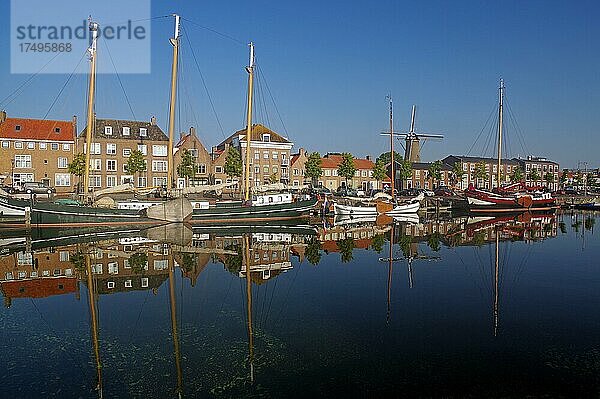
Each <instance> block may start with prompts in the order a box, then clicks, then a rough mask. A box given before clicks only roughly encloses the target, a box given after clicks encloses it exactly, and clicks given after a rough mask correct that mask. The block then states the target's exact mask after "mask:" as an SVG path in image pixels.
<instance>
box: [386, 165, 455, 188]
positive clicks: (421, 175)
mask: <svg viewBox="0 0 600 399" xmlns="http://www.w3.org/2000/svg"><path fill="white" fill-rule="evenodd" d="M394 163H395V164H396V173H395V175H394V177H395V183H394V187H396V188H398V189H401V188H424V189H427V190H433V189H434V188H437V187H440V186H446V187H449V186H450V185H451V182H452V167H451V166H450V165H448V164H445V163H443V162H442V165H441V167H440V175H441V178H440V179H439V180H435V181H433V180H432V179H430V178H429V168H430V167H431V164H432V162H413V163H412V175H411V176H410V177H409V178H408V179H406V180H405V181H402V180H401V179H400V177H399V176H400V172H399V171H398V169H399V165H400V163H396V161H394ZM387 175H388V176H391V168H390V165H389V164H388V166H387Z"/></svg>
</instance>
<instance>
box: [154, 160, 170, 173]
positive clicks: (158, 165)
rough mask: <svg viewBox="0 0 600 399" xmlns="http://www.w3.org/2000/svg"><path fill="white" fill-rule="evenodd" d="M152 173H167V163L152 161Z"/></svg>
mask: <svg viewBox="0 0 600 399" xmlns="http://www.w3.org/2000/svg"><path fill="white" fill-rule="evenodd" d="M152 171H153V172H166V171H167V161H152Z"/></svg>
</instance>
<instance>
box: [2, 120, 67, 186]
mask: <svg viewBox="0 0 600 399" xmlns="http://www.w3.org/2000/svg"><path fill="white" fill-rule="evenodd" d="M76 131H77V119H76V118H75V117H73V120H72V121H55V120H42V119H28V118H8V117H7V115H6V112H5V111H0V142H1V146H0V175H2V176H3V177H4V183H5V184H10V185H19V184H21V183H23V182H28V181H41V182H44V183H46V184H47V185H48V186H51V187H56V191H57V192H69V191H71V190H72V184H73V182H72V179H71V175H70V174H69V172H68V170H67V168H68V165H69V163H70V162H71V161H72V160H73V154H74V151H75V148H74V147H75V132H76ZM1 180H2V179H0V181H1Z"/></svg>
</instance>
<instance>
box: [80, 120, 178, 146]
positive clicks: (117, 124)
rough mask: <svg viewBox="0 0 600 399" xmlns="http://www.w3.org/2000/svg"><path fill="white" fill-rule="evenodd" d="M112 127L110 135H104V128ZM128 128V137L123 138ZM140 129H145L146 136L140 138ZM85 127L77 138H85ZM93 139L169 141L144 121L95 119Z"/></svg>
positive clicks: (162, 133) (149, 123)
mask: <svg viewBox="0 0 600 399" xmlns="http://www.w3.org/2000/svg"><path fill="white" fill-rule="evenodd" d="M105 126H110V127H112V134H110V135H107V134H105V130H104V127H105ZM124 127H128V128H129V136H123V128H124ZM140 128H146V136H140ZM86 129H87V126H86V127H84V128H83V130H82V131H81V132H80V133H79V137H82V138H85V133H86ZM94 138H102V139H111V140H134V141H135V140H150V141H169V138H168V137H167V135H166V134H165V133H164V132H163V131H162V129H161V128H160V127H159V126H158V125H157V124H155V123H152V122H144V121H128V120H119V119H96V128H95V131H94Z"/></svg>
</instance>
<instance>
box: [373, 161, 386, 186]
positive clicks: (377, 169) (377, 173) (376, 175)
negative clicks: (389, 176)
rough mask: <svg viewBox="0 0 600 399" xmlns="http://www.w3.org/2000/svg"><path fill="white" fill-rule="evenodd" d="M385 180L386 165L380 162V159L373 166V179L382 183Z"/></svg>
mask: <svg viewBox="0 0 600 399" xmlns="http://www.w3.org/2000/svg"><path fill="white" fill-rule="evenodd" d="M385 178H386V170H385V163H383V161H381V160H379V158H378V159H377V161H375V165H374V166H373V179H375V180H376V181H382V180H383V179H385Z"/></svg>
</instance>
